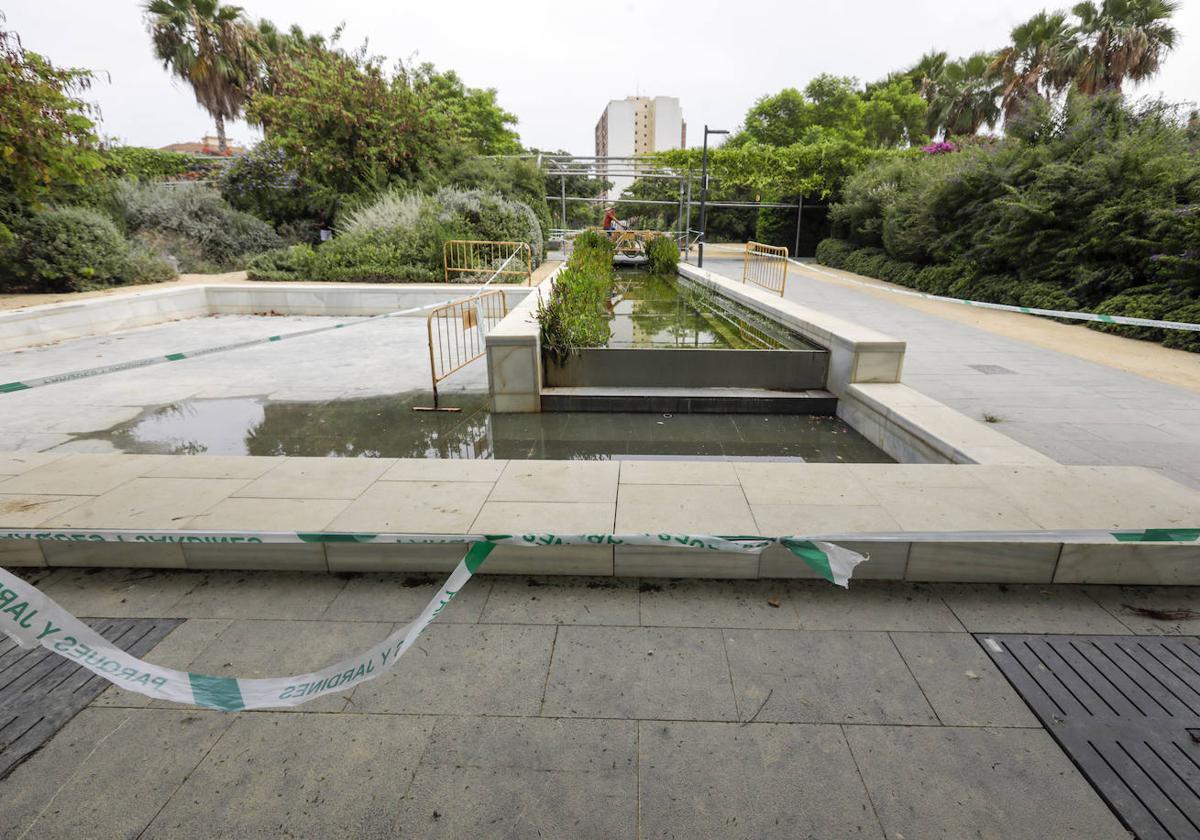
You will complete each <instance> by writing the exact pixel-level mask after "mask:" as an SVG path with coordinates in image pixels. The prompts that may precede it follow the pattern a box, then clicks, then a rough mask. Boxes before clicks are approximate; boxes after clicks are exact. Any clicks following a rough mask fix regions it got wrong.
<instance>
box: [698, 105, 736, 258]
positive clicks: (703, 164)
mask: <svg viewBox="0 0 1200 840" xmlns="http://www.w3.org/2000/svg"><path fill="white" fill-rule="evenodd" d="M728 133H729V132H728V131H725V130H724V129H715V128H709V127H708V125H705V126H704V153H703V154H702V155H701V156H700V241H699V245H698V247H697V250H696V266H697V267H698V268H703V267H704V237H705V235H706V231H707V228H706V227H705V224H706V222H707V217H706V214H705V212H704V202H705V200H706V199H707V198H708V135H710V134H728Z"/></svg>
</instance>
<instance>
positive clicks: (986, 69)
mask: <svg viewBox="0 0 1200 840" xmlns="http://www.w3.org/2000/svg"><path fill="white" fill-rule="evenodd" d="M994 63H995V56H994V55H992V54H991V53H984V52H978V53H974V54H973V55H970V56H967V57H966V58H960V59H956V60H954V61H947V62H946V63H945V65H944V66H943V67H942V69H941V72H939V73H938V74H937V76H935V77H932V78H929V79H927V80H926V82H925V90H924V95H925V98H926V100H928V102H929V115H928V118H927V120H926V125H927V127H928V128H929V133H930V134H934V135H936V134H939V133H940V134H941V135H943V136H946V137H949V136H950V135H953V134H968V135H969V134H975V133H977V132H978V131H979V129H981V128H983V127H984V126H987V127H988V128H991V127H993V126H995V124H996V123H997V122H998V121H999V119H1000V94H1001V89H1002V84H1001V81H1000V77H999V76H998V75H997V74H996V73H995V71H994V70H993V69H992V67H993V65H994Z"/></svg>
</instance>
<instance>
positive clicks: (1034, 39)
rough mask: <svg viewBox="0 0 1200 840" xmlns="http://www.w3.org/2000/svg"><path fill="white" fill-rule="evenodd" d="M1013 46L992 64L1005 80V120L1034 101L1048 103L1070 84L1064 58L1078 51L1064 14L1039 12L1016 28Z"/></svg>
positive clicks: (1007, 48) (1069, 73)
mask: <svg viewBox="0 0 1200 840" xmlns="http://www.w3.org/2000/svg"><path fill="white" fill-rule="evenodd" d="M1011 36H1012V43H1011V44H1009V45H1008V46H1007V47H1004V48H1003V49H1002V50H1000V51H999V52H998V53H997V54H996V57H995V59H994V60H993V62H992V66H991V71H992V72H993V73H995V74H997V75H999V76H1000V77H1001V78H1002V79H1003V83H1004V87H1003V90H1002V92H1001V95H1000V100H1001V105H1002V106H1003V108H1004V116H1005V117H1006V118H1011V117H1012V116H1013V115H1014V114H1016V113H1017V111H1018V110H1020V109H1021V108H1022V107H1024V106H1025V105H1026V104H1027V103H1028V102H1030V101H1031V100H1033V99H1034V98H1037V97H1040V98H1042V99H1044V100H1045V101H1047V102H1049V101H1050V99H1051V97H1052V96H1054V95H1055V94H1057V93H1060V92H1061V91H1062V90H1063V89H1064V88H1066V87H1067V86H1068V85H1069V84H1070V83H1071V76H1072V72H1071V68H1070V67H1069V65H1068V63H1067V61H1066V60H1065V56H1066V55H1067V54H1069V53H1070V52H1071V50H1072V49H1074V47H1075V40H1074V39H1075V34H1074V32H1073V31H1072V28H1071V26H1070V25H1069V24H1068V23H1067V16H1066V14H1065V13H1063V12H1045V11H1042V12H1038V13H1037V14H1036V15H1034V16H1033V17H1031V18H1030V19H1029V20H1027V21H1025V22H1024V23H1022V24H1020V25H1019V26H1016V27H1014V28H1013V30H1012V33H1011Z"/></svg>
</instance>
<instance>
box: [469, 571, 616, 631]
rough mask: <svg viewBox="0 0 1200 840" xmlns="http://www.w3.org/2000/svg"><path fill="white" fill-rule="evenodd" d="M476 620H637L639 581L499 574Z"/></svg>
mask: <svg viewBox="0 0 1200 840" xmlns="http://www.w3.org/2000/svg"><path fill="white" fill-rule="evenodd" d="M490 583H491V595H490V596H489V597H488V599H487V606H486V607H484V610H483V616H482V617H481V618H480V621H482V622H484V623H486V624H616V625H626V626H632V625H636V624H637V623H638V597H639V593H638V582H637V581H636V580H628V579H624V578H613V577H607V578H605V577H538V576H532V577H530V576H521V575H501V576H496V577H493V578H491V579H490Z"/></svg>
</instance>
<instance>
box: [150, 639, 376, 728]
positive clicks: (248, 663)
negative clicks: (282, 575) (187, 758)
mask: <svg viewBox="0 0 1200 840" xmlns="http://www.w3.org/2000/svg"><path fill="white" fill-rule="evenodd" d="M394 626H395V625H393V624H391V623H389V622H348V621H244V620H238V621H232V622H230V624H229V626H228V627H226V628H225V629H224V630H222V631H221V633H220V635H218V636H217V637H216V638H215V639H213V641H212V643H211V644H210V645H208V646H207V647H206V648H205V649H204V650H203V651H201V652H200V654H198V655H197V656H196V658H195V659H193V660H192V661H191V662H189V663H188V666H187V670H188V671H191V672H192V673H196V674H205V675H207V676H213V677H246V678H260V677H286V676H290V675H296V676H299V675H301V674H311V673H312V672H314V671H319V670H321V669H322V668H325V667H328V666H329V665H332V664H334V663H335V662H338V661H339V660H342V659H347V658H349V657H351V656H354V655H356V654H359V653H362V652H363V651H365V650H367V649H368V648H370V647H372V646H374V645H376V644H378V643H379V642H382V641H383V640H384V639H385V638H386V637H387V635H388V634H389V633H390V632H391V631H392V629H393V627H394ZM349 696H350V689H347V690H346V691H344V692H338V693H336V694H329V695H326V696H324V697H320V698H317V699H315V700H310V701H309V702H307V703H305V704H303V705H301V706H294V707H291V709H288V711H306V712H336V711H340V710H341V709H343V708H345V706H346V701H347V699H348V698H349ZM161 702H165V701H155V704H156V705H158V704H159V703H161Z"/></svg>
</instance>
